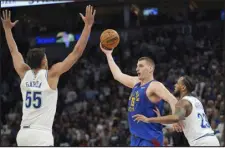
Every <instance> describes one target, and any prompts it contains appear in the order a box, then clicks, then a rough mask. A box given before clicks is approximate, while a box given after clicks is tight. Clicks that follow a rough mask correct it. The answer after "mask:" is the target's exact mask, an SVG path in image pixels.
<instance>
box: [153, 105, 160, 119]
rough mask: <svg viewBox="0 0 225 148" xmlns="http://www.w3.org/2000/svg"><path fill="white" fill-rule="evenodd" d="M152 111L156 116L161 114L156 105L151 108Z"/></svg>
mask: <svg viewBox="0 0 225 148" xmlns="http://www.w3.org/2000/svg"><path fill="white" fill-rule="evenodd" d="M153 111H154V112H155V113H156V115H157V117H160V116H161V114H160V111H159V109H158V108H157V107H155V109H153Z"/></svg>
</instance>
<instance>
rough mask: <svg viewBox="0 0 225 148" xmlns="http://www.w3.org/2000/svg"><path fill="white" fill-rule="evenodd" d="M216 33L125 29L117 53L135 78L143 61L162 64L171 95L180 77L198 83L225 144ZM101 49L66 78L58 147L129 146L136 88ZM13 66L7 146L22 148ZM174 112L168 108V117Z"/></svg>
mask: <svg viewBox="0 0 225 148" xmlns="http://www.w3.org/2000/svg"><path fill="white" fill-rule="evenodd" d="M216 29H218V28H217V27H215V26H214V27H213V25H209V24H202V25H198V26H197V25H196V26H194V25H192V26H182V28H176V27H173V26H170V27H158V28H154V29H152V28H149V29H148V28H142V29H140V30H135V33H134V34H129V33H128V32H126V31H123V32H122V33H121V44H120V45H119V47H118V48H116V49H115V51H114V54H113V55H114V59H115V61H116V63H117V64H118V65H119V67H120V68H121V70H122V71H123V72H124V73H127V74H130V75H135V73H136V71H135V69H136V63H137V59H138V58H139V57H141V56H149V57H152V58H153V59H154V60H155V61H156V71H155V78H156V79H157V80H159V81H161V82H163V83H164V85H165V86H166V87H167V88H168V89H169V90H170V91H171V92H173V89H174V84H175V82H176V80H177V78H178V77H179V76H181V75H184V74H188V75H190V76H191V77H193V78H194V80H195V81H196V82H197V85H196V89H195V93H196V94H197V95H198V97H199V99H200V100H201V102H202V104H203V106H204V107H205V112H206V114H207V117H208V120H209V123H210V124H211V127H212V129H213V130H214V132H215V134H216V136H217V137H218V139H219V141H220V143H221V145H224V134H223V133H224V99H225V93H224V90H225V88H224V85H225V84H224V77H225V62H224V60H223V59H225V52H224V51H223V50H222V47H221V46H222V45H221V36H220V31H218V30H216ZM97 45H98V43H96V46H93V47H91V49H90V50H88V51H89V52H88V54H85V55H84V56H83V57H82V58H81V59H80V60H79V62H78V63H77V64H76V65H75V66H74V67H73V68H72V69H71V70H70V71H69V72H68V73H66V74H64V75H63V76H62V78H61V79H60V82H59V89H58V90H59V97H58V103H57V113H56V115H55V121H54V124H53V135H54V140H55V146H128V145H129V140H130V133H129V127H128V121H127V102H128V97H129V94H130V92H131V89H128V88H126V87H124V86H123V85H121V84H119V83H118V82H116V81H115V80H113V77H112V75H111V72H110V70H109V67H108V65H107V61H106V58H105V56H104V54H103V53H102V52H101V51H100V49H99V47H98V46H97ZM96 51H97V52H96ZM12 66H13V65H12V62H8V65H7V64H6V65H4V67H7V69H8V72H7V76H5V79H4V80H3V83H2V84H1V86H0V87H1V89H0V97H1V101H2V108H1V121H2V124H3V128H2V130H1V135H2V138H1V146H16V139H15V138H16V135H17V132H18V130H19V129H20V122H21V117H22V98H21V93H20V88H19V86H20V79H19V77H18V76H17V74H16V72H15V70H14V69H13V67H12ZM9 67H10V68H9ZM169 113H170V109H169V105H168V104H166V105H165V114H169ZM163 131H164V137H165V138H164V146H174V145H175V143H176V141H175V139H176V138H177V137H179V134H177V133H175V134H174V132H173V131H172V129H170V128H165V129H164V130H163Z"/></svg>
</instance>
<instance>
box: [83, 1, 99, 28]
mask: <svg viewBox="0 0 225 148" xmlns="http://www.w3.org/2000/svg"><path fill="white" fill-rule="evenodd" d="M95 13H96V10H95V9H93V7H92V6H91V5H88V6H87V7H86V13H85V16H84V15H83V14H82V13H80V16H81V18H82V20H83V21H84V23H85V25H88V26H92V25H93V24H94V19H95Z"/></svg>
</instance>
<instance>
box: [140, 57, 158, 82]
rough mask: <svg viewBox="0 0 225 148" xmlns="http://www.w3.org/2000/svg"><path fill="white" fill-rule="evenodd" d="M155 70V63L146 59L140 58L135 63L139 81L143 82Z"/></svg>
mask: <svg viewBox="0 0 225 148" xmlns="http://www.w3.org/2000/svg"><path fill="white" fill-rule="evenodd" d="M154 70H155V62H154V61H153V60H152V59H151V58H148V57H141V58H140V59H138V63H137V68H136V71H137V74H138V78H139V79H140V80H144V79H146V78H148V77H150V76H152V75H153V72H154Z"/></svg>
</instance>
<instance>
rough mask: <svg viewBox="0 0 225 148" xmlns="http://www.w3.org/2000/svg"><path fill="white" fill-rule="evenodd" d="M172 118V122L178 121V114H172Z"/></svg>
mask: <svg viewBox="0 0 225 148" xmlns="http://www.w3.org/2000/svg"><path fill="white" fill-rule="evenodd" d="M172 119H173V122H174V123H176V122H179V121H180V118H179V117H178V116H174V115H173V118H172Z"/></svg>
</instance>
